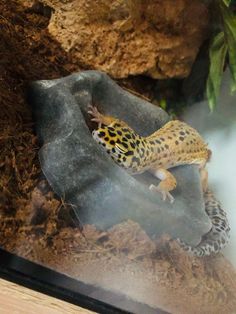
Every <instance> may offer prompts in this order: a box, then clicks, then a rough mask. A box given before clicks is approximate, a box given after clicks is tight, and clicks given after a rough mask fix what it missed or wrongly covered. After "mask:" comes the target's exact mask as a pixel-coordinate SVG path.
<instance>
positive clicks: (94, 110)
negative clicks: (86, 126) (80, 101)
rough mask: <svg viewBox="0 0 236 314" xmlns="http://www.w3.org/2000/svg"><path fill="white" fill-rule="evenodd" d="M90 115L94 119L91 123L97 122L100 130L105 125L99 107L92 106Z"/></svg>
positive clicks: (89, 111)
mask: <svg viewBox="0 0 236 314" xmlns="http://www.w3.org/2000/svg"><path fill="white" fill-rule="evenodd" d="M88 113H89V114H90V115H91V116H92V117H93V118H92V119H91V121H94V122H97V123H98V127H99V128H100V127H101V125H102V123H103V115H102V114H101V113H100V112H99V111H98V109H97V107H95V106H91V105H90V106H89V110H88Z"/></svg>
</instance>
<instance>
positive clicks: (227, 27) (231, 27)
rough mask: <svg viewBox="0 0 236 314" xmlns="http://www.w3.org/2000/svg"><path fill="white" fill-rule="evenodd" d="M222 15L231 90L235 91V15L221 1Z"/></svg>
mask: <svg viewBox="0 0 236 314" xmlns="http://www.w3.org/2000/svg"><path fill="white" fill-rule="evenodd" d="M220 8H221V13H222V17H223V26H224V33H225V41H226V42H227V46H228V52H229V68H230V72H231V75H232V84H231V92H234V91H236V15H235V14H234V12H233V11H232V10H230V9H229V8H227V7H226V6H225V5H224V4H223V3H221V5H220Z"/></svg>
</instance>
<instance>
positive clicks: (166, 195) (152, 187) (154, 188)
mask: <svg viewBox="0 0 236 314" xmlns="http://www.w3.org/2000/svg"><path fill="white" fill-rule="evenodd" d="M149 190H151V191H155V192H159V193H161V195H162V200H163V201H166V199H168V200H169V201H170V203H171V204H172V203H173V202H174V200H175V199H174V197H173V196H172V195H171V194H170V192H169V191H164V190H161V189H160V188H158V186H155V185H154V184H151V185H150V186H149Z"/></svg>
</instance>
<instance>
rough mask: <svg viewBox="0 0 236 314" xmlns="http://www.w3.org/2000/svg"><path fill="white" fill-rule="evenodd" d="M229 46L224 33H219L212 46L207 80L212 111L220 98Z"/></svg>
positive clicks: (207, 90) (208, 97)
mask: <svg viewBox="0 0 236 314" xmlns="http://www.w3.org/2000/svg"><path fill="white" fill-rule="evenodd" d="M226 53H227V45H226V43H225V38H224V32H220V33H218V34H217V35H216V36H215V37H214V38H213V41H212V44H211V46H210V52H209V55H210V70H209V75H208V79H207V89H206V92H207V99H208V103H209V107H210V109H211V111H213V109H214V108H215V106H216V100H217V98H218V96H219V92H220V85H221V80H222V74H223V69H224V63H225V57H226Z"/></svg>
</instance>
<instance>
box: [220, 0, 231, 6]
mask: <svg viewBox="0 0 236 314" xmlns="http://www.w3.org/2000/svg"><path fill="white" fill-rule="evenodd" d="M222 1H223V3H224V4H225V5H226V6H227V7H229V6H230V3H231V0H222Z"/></svg>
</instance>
